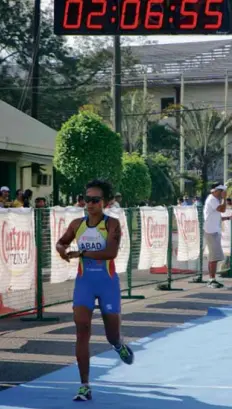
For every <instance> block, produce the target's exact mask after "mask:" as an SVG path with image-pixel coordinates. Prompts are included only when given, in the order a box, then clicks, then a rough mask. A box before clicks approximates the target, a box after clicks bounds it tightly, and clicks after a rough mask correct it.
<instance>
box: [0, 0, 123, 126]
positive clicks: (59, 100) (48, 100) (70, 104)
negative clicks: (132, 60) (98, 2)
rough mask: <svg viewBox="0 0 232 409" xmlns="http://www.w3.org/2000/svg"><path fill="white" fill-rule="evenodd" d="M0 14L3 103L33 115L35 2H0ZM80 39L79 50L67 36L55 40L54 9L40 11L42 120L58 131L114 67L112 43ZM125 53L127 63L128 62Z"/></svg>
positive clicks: (0, 82) (40, 114)
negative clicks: (97, 83)
mask: <svg viewBox="0 0 232 409" xmlns="http://www.w3.org/2000/svg"><path fill="white" fill-rule="evenodd" d="M0 15H1V30H0V98H1V99H3V100H5V101H6V102H8V103H10V104H12V105H14V106H15V107H17V108H19V109H21V110H23V111H24V112H26V113H29V112H30V105H31V95H30V94H31V68H32V53H33V36H32V32H33V31H32V28H33V27H32V26H33V2H32V1H30V0H23V1H18V0H11V1H8V0H1V2H0ZM81 40H82V41H81V43H80V42H79V44H80V45H79V47H75V45H74V46H70V45H68V43H67V41H66V39H64V37H58V36H55V35H54V33H53V16H52V12H51V10H49V9H48V10H43V11H42V12H41V29H40V36H39V39H38V45H39V48H38V52H39V61H40V86H39V96H38V103H39V106H38V110H39V115H38V119H39V120H41V121H42V122H44V123H46V124H47V125H49V126H52V127H53V128H55V129H59V128H60V126H61V124H62V122H64V121H65V120H67V118H69V117H70V116H71V115H72V114H73V113H76V112H77V109H78V107H79V106H80V105H83V103H87V102H88V100H89V99H90V97H89V94H90V85H91V84H92V83H93V80H94V79H95V78H96V76H97V74H98V73H99V72H106V70H107V69H109V68H111V65H112V51H111V50H110V49H109V48H108V47H107V46H108V45H110V44H108V43H107V41H105V40H104V43H103V39H101V38H98V39H97V43H96V38H95V39H94V38H88V37H84V38H83V37H82V39H81ZM125 54H126V53H125ZM125 54H124V57H123V61H125V63H127V62H128V61H127V62H126V58H127V57H126V55H125ZM98 81H99V82H100V79H98Z"/></svg>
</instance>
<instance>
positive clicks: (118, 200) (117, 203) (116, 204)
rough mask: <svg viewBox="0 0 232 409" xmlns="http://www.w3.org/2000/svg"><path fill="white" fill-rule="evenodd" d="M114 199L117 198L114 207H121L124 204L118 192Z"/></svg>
mask: <svg viewBox="0 0 232 409" xmlns="http://www.w3.org/2000/svg"><path fill="white" fill-rule="evenodd" d="M114 198H115V201H114V207H121V203H122V195H121V193H119V192H117V193H116V195H115V197H114Z"/></svg>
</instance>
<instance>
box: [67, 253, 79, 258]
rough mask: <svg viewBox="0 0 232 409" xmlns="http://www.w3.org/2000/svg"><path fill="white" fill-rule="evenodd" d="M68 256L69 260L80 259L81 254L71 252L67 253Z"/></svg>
mask: <svg viewBox="0 0 232 409" xmlns="http://www.w3.org/2000/svg"><path fill="white" fill-rule="evenodd" d="M67 256H68V258H69V260H70V259H71V258H78V257H80V252H79V251H69V252H68V253H67Z"/></svg>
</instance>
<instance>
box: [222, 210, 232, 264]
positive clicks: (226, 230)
mask: <svg viewBox="0 0 232 409" xmlns="http://www.w3.org/2000/svg"><path fill="white" fill-rule="evenodd" d="M230 216H232V209H226V211H225V213H222V217H230ZM230 242H231V220H225V221H223V222H222V238H221V243H222V249H223V252H224V255H225V256H229V255H230V247H231V244H230Z"/></svg>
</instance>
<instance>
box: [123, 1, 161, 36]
mask: <svg viewBox="0 0 232 409" xmlns="http://www.w3.org/2000/svg"><path fill="white" fill-rule="evenodd" d="M163 3H164V0H148V2H147V5H146V11H145V21H144V27H145V28H146V29H147V30H159V29H160V28H162V26H163V20H164V13H163V11H152V6H153V5H162V4H163ZM128 6H134V20H133V22H131V23H130V24H126V23H125V21H126V18H127V16H128ZM140 9H141V0H125V1H124V2H123V6H122V14H121V20H120V28H121V29H124V30H134V29H136V28H137V27H138V25H139V23H140ZM130 10H131V7H130Z"/></svg>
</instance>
